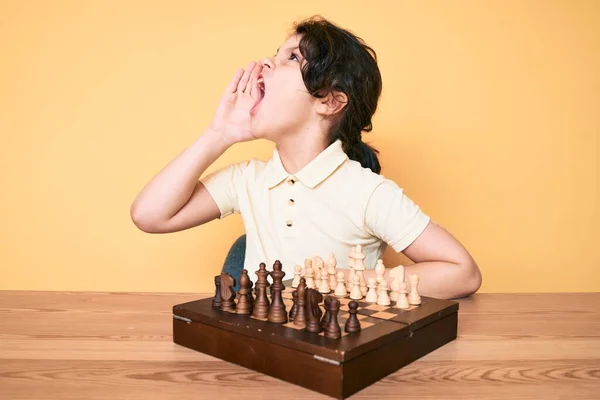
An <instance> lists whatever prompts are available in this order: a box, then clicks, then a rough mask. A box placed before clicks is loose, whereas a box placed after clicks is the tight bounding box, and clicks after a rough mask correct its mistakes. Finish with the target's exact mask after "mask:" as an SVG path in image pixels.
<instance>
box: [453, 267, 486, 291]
mask: <svg viewBox="0 0 600 400" xmlns="http://www.w3.org/2000/svg"><path fill="white" fill-rule="evenodd" d="M461 272H462V273H461V275H462V277H461V279H460V282H461V284H460V289H459V290H458V292H459V293H458V296H457V297H468V296H471V295H473V294H475V293H477V291H478V290H479V288H481V283H482V281H483V278H482V276H481V271H480V270H479V267H478V266H477V264H476V263H475V262H474V261H473V260H470V261H469V262H468V263H465V264H463V265H462V271H461Z"/></svg>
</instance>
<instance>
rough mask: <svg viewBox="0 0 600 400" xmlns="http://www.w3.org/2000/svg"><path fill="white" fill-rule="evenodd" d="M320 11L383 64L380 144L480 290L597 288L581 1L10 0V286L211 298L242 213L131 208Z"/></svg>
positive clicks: (6, 218)
mask: <svg viewBox="0 0 600 400" xmlns="http://www.w3.org/2000/svg"><path fill="white" fill-rule="evenodd" d="M313 14H321V15H323V16H325V17H327V18H330V19H331V20H332V21H334V22H336V23H339V24H341V25H342V26H344V27H347V28H349V29H351V30H353V31H355V32H356V33H358V34H359V36H361V37H363V38H364V39H365V40H366V41H367V42H368V43H369V44H370V45H372V46H373V47H374V48H375V50H376V51H377V52H378V55H379V60H380V67H381V71H382V74H383V79H384V92H383V95H382V98H381V102H380V108H379V109H378V111H377V114H376V117H375V120H374V124H375V130H374V132H373V133H371V134H369V135H367V136H366V137H367V140H368V141H370V142H371V143H373V144H374V145H375V146H376V147H377V148H379V149H380V150H382V154H381V160H382V163H383V172H384V174H385V175H386V176H388V177H390V178H393V179H394V180H396V181H397V182H398V183H399V184H400V185H401V186H403V187H404V188H405V189H406V192H407V193H408V194H409V196H411V197H412V198H413V199H414V200H415V201H416V202H417V203H419V204H420V205H421V206H422V208H423V209H424V210H425V211H426V212H427V213H429V214H430V215H431V216H432V217H433V218H434V219H435V220H437V221H439V222H440V223H441V224H442V225H443V226H445V227H447V228H448V229H449V230H450V231H451V232H453V233H454V234H455V236H456V237H457V238H458V239H459V240H460V241H461V242H462V243H464V244H465V245H466V246H467V248H468V249H469V250H470V251H471V253H472V254H473V256H474V257H475V259H476V260H477V262H478V263H479V265H480V267H481V269H482V271H483V277H484V283H483V286H482V288H481V292H540V291H598V290H600V256H599V254H600V252H599V247H600V240H599V236H600V235H599V233H600V229H599V228H598V227H599V225H600V212H599V208H600V207H599V203H600V201H599V200H600V199H599V189H598V181H599V177H598V170H599V169H600V166H599V161H598V156H599V154H598V153H599V149H600V145H599V143H598V136H599V132H600V117H599V115H600V102H599V93H600V78H599V75H600V72H599V71H600V56H599V54H600V2H597V1H583V0H579V1H567V0H564V1H558V0H555V1H551V0H548V1H533V0H531V1H520V0H519V1H508V0H505V1H441V0H440V1H401V2H396V1H389V2H384V1H373V2H367V3H365V2H364V1H346V0H345V1H322V0H318V1H307V0H304V1H300V2H298V1H294V2H284V1H280V0H271V1H222V2H204V1H176V2H167V1H148V0H145V1H116V0H113V1H99V0H98V1H75V0H73V1H59V0H54V1H48V2H46V1H20V0H11V1H7V0H2V1H0V49H1V51H0V133H1V136H0V190H1V193H2V196H1V198H0V207H1V208H0V212H1V216H2V219H1V224H2V228H1V229H0V289H44V290H46V289H47V290H112V291H181V292H185V291H212V290H213V283H212V277H213V276H214V275H215V274H216V273H218V271H219V270H220V268H221V264H222V262H223V259H224V257H225V255H226V252H227V250H228V249H229V246H230V245H231V243H232V242H233V241H234V240H235V238H237V237H238V236H239V235H240V234H242V233H243V226H242V223H241V219H240V218H239V216H234V217H229V218H227V219H225V220H223V221H215V222H211V223H210V224H208V225H206V226H203V227H200V228H196V229H192V230H189V231H186V232H181V233H176V234H170V235H149V234H145V233H143V232H141V231H139V230H137V229H136V228H135V227H134V225H133V224H132V222H131V220H130V217H129V206H130V204H131V202H132V201H133V199H134V197H135V196H136V194H137V193H138V191H139V190H140V189H141V188H142V186H143V185H144V184H145V183H146V182H147V180H148V179H150V178H151V177H152V176H153V175H154V173H156V172H157V171H158V170H159V169H160V168H161V167H162V166H163V165H165V164H166V163H167V162H168V161H170V160H171V159H172V158H173V157H174V156H176V155H177V154H178V153H179V152H180V151H181V150H182V149H183V148H184V147H186V146H187V145H188V144H190V143H191V142H192V141H193V140H194V138H195V137H196V136H197V135H199V134H200V133H201V132H202V130H203V128H204V127H205V126H206V124H207V123H208V122H209V120H210V118H211V116H212V112H213V110H214V108H215V106H216V103H217V100H218V98H219V96H220V94H221V92H222V90H223V88H224V87H225V85H226V84H227V82H228V81H229V79H230V77H231V75H232V74H233V72H234V71H235V69H236V68H237V67H240V66H244V65H246V63H247V61H249V60H251V59H258V58H259V57H262V56H266V55H271V54H272V53H273V52H274V51H275V50H276V49H277V48H278V47H279V45H280V44H281V43H282V42H283V41H284V40H285V36H286V33H287V32H288V31H289V29H290V27H291V24H292V23H293V22H294V21H296V20H298V19H301V18H304V17H308V16H311V15H313ZM271 149H272V146H271V144H269V143H267V142H252V143H247V144H242V145H236V146H235V147H233V148H232V149H230V150H229V151H228V152H227V153H226V154H225V155H224V156H223V157H221V158H220V159H219V160H218V162H217V163H216V164H215V165H213V166H212V168H211V170H212V169H214V168H218V167H220V166H223V165H225V164H227V163H230V162H233V161H237V160H240V159H242V158H244V157H245V156H244V155H243V153H244V152H246V151H247V152H250V153H252V155H253V156H256V157H261V158H266V157H268V156H269V155H270V153H271ZM385 260H386V263H387V264H388V266H391V265H392V264H394V263H396V262H401V261H403V260H404V259H403V258H402V257H398V256H394V255H391V254H389V253H387V254H386V259H385Z"/></svg>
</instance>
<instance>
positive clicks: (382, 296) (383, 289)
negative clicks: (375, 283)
mask: <svg viewBox="0 0 600 400" xmlns="http://www.w3.org/2000/svg"><path fill="white" fill-rule="evenodd" d="M387 289H388V287H387V282H386V281H385V280H383V281H381V285H380V288H379V296H378V297H377V304H379V305H380V306H389V305H390V304H391V301H390V296H388V290H387Z"/></svg>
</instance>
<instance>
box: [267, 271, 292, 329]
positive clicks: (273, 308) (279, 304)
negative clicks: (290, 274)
mask: <svg viewBox="0 0 600 400" xmlns="http://www.w3.org/2000/svg"><path fill="white" fill-rule="evenodd" d="M269 275H271V277H272V278H273V286H272V287H273V290H272V293H273V294H272V299H271V305H270V306H269V312H268V315H267V319H268V320H269V322H273V323H275V324H285V323H286V322H288V315H287V312H286V310H285V303H284V302H283V297H282V295H281V293H282V292H283V289H284V288H285V286H284V285H283V282H282V281H283V277H284V276H285V272H284V271H282V270H281V262H280V261H279V260H277V261H275V263H274V264H273V271H271V272H269Z"/></svg>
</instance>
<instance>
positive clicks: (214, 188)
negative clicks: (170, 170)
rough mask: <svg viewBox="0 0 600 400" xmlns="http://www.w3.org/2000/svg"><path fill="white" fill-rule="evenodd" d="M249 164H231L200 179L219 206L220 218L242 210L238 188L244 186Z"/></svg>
mask: <svg viewBox="0 0 600 400" xmlns="http://www.w3.org/2000/svg"><path fill="white" fill-rule="evenodd" d="M247 165H248V163H247V162H242V163H236V164H231V165H228V166H227V167H224V168H221V169H219V170H216V171H214V172H212V173H210V174H208V175H206V176H204V177H203V178H201V179H200V182H202V184H203V185H204V187H205V188H206V190H207V191H208V193H209V194H210V195H211V196H212V198H213V200H214V201H215V203H217V207H219V211H220V212H221V215H220V216H219V218H225V217H227V216H228V215H231V214H234V213H239V212H240V206H239V196H238V188H240V187H243V185H242V181H243V179H244V170H245V169H246V167H247Z"/></svg>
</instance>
